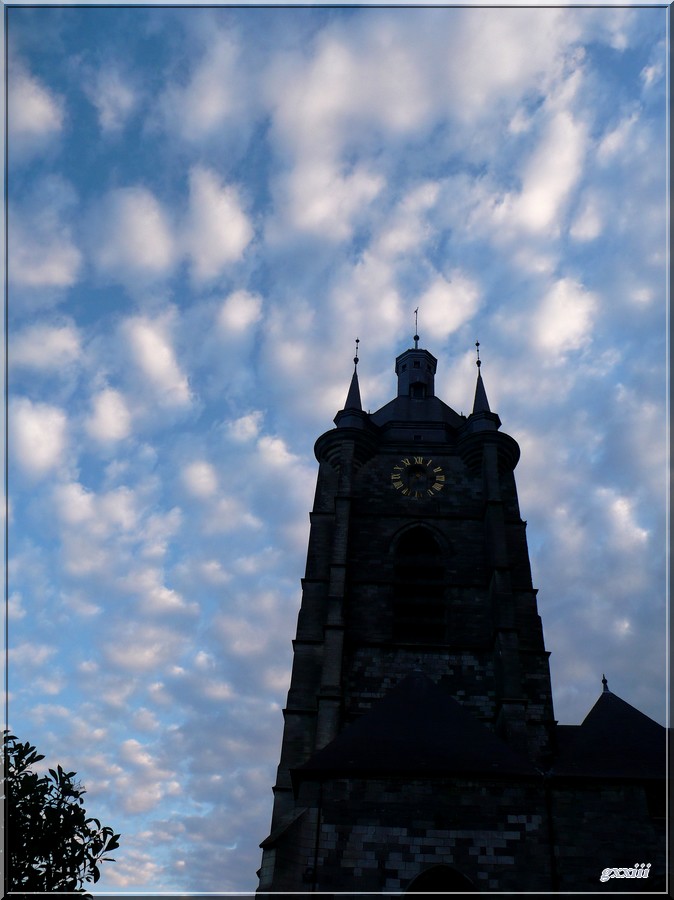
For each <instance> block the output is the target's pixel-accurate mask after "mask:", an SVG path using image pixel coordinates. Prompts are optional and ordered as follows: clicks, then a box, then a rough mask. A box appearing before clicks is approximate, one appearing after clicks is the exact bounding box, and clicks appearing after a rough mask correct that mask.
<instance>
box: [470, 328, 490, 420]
mask: <svg viewBox="0 0 674 900" xmlns="http://www.w3.org/2000/svg"><path fill="white" fill-rule="evenodd" d="M475 348H476V350H477V361H476V363H475V364H476V366H477V384H476V385H475V400H474V402H473V413H479V412H491V410H490V409H489V400H487V392H486V390H485V388H484V382H483V381H482V373H481V372H480V366H481V365H482V360H481V359H480V342H479V341H475Z"/></svg>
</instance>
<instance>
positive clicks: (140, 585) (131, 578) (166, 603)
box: [121, 566, 198, 615]
mask: <svg viewBox="0 0 674 900" xmlns="http://www.w3.org/2000/svg"><path fill="white" fill-rule="evenodd" d="M121 584H122V585H123V586H124V587H125V588H126V589H127V590H129V591H131V592H132V593H134V594H136V595H137V596H138V597H139V598H140V604H141V606H140V608H141V610H142V611H143V612H144V613H151V614H159V615H168V614H170V613H174V612H181V613H184V612H192V613H194V612H195V611H196V610H197V609H198V606H197V604H196V603H187V602H186V601H185V600H184V598H183V597H182V596H181V594H180V593H179V592H178V591H176V590H174V589H173V588H170V587H167V585H165V584H164V575H163V572H162V571H161V569H158V568H156V567H154V566H144V567H142V568H136V569H133V570H132V571H131V572H130V573H129V574H128V575H127V576H126V577H125V578H123V579H121Z"/></svg>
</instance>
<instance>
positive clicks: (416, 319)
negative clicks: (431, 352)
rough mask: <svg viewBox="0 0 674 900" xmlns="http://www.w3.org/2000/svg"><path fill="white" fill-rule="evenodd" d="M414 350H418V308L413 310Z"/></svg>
mask: <svg viewBox="0 0 674 900" xmlns="http://www.w3.org/2000/svg"><path fill="white" fill-rule="evenodd" d="M414 349H415V350H418V349H419V307H418V306H417V308H416V309H415V310H414Z"/></svg>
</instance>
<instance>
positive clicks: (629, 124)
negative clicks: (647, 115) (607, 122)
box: [597, 113, 639, 164]
mask: <svg viewBox="0 0 674 900" xmlns="http://www.w3.org/2000/svg"><path fill="white" fill-rule="evenodd" d="M638 119H639V116H638V114H637V113H631V114H630V115H629V116H625V117H624V118H623V119H622V120H621V121H620V122H619V123H618V125H616V127H615V128H614V129H612V130H611V131H609V132H608V134H605V135H604V137H603V138H602V139H601V141H600V142H599V146H598V147H597V159H598V160H599V162H600V163H602V164H605V163H607V162H609V161H610V160H611V159H612V158H613V157H614V156H615V155H616V154H618V153H620V151H621V150H623V148H625V147H627V146H628V145H629V143H630V140H631V139H632V136H633V134H634V127H635V125H636V123H637V122H638Z"/></svg>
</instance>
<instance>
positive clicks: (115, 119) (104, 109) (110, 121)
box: [84, 67, 138, 132]
mask: <svg viewBox="0 0 674 900" xmlns="http://www.w3.org/2000/svg"><path fill="white" fill-rule="evenodd" d="M84 90H85V93H86V95H87V97H88V98H89V100H90V101H91V103H93V105H94V106H95V107H96V111H97V112H98V121H99V124H100V126H101V129H102V131H104V132H115V131H119V130H120V129H121V128H123V127H124V124H125V122H126V119H127V118H128V117H129V115H130V114H131V113H132V112H133V110H134V108H135V107H136V105H137V102H138V101H137V97H136V94H135V92H134V91H133V89H132V88H131V86H130V85H129V83H128V81H125V80H124V79H123V78H122V75H121V73H120V72H119V70H118V69H116V68H114V67H113V68H105V69H100V70H99V71H98V72H96V74H95V76H94V77H93V78H87V79H86V80H85V82H84Z"/></svg>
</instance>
